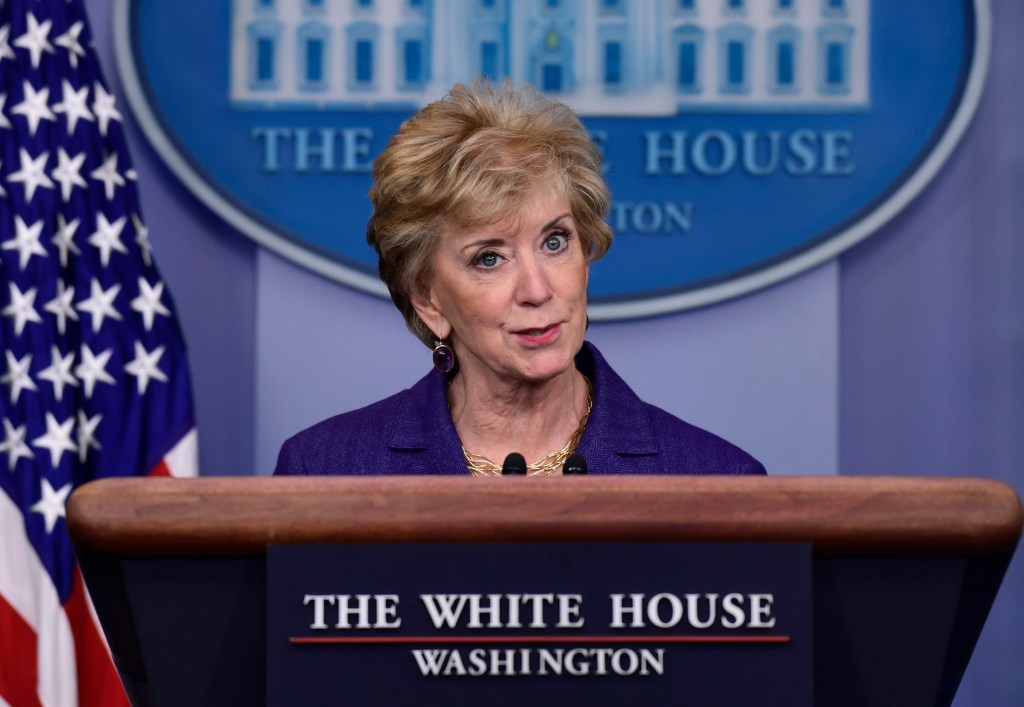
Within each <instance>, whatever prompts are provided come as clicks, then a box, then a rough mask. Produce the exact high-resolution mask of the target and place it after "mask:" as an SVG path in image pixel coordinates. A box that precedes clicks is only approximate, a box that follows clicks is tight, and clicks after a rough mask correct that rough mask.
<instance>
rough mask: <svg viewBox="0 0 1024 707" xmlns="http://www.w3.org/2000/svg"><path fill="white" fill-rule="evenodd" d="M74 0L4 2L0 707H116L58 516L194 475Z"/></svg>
mask: <svg viewBox="0 0 1024 707" xmlns="http://www.w3.org/2000/svg"><path fill="white" fill-rule="evenodd" d="M122 121H123V115H122V113H121V112H120V109H119V107H118V105H117V102H116V101H115V99H114V96H113V95H112V94H111V92H110V91H109V90H108V88H107V86H106V84H105V83H104V80H103V74H102V72H101V71H100V67H99V64H98V59H97V56H96V53H95V51H94V48H93V46H92V36H91V32H90V29H89V24H88V22H87V20H86V17H85V8H84V7H83V4H82V0H34V1H33V0H0V426H2V429H0V705H3V704H5V703H6V704H10V705H14V706H15V707H19V706H20V705H75V704H81V705H93V704H95V705H115V704H124V703H126V699H125V696H124V692H123V691H122V689H121V686H120V682H119V681H118V679H117V675H116V671H115V670H114V668H113V665H112V663H111V662H110V657H109V653H108V651H107V647H106V644H105V642H104V640H103V636H102V633H101V632H100V631H99V629H98V625H97V623H96V621H95V614H94V612H93V610H92V605H91V603H90V601H89V598H88V596H87V594H86V592H85V589H84V586H83V584H82V578H81V574H80V573H79V570H78V567H77V565H76V564H75V559H74V556H73V554H72V549H71V545H70V541H69V538H68V534H67V526H66V521H65V518H64V506H65V502H66V500H67V498H68V495H69V494H70V493H71V491H72V490H73V489H74V488H75V487H77V486H78V485H80V484H83V483H85V482H87V481H89V480H91V479H96V478H99V477H104V476H128V475H146V474H172V475H175V476H186V475H189V476H191V475H194V474H195V473H196V467H197V464H196V435H195V430H194V422H193V416H192V403H191V393H190V387H189V377H188V370H187V367H186V360H185V347H184V343H183V341H182V336H181V331H180V329H179V328H178V324H177V321H176V320H175V317H174V307H173V305H172V303H171V299H170V295H169V293H168V292H167V288H166V286H165V285H164V282H163V281H162V280H161V278H160V273H159V272H158V271H157V269H156V266H155V265H154V264H153V259H152V251H151V248H150V244H149V240H148V234H147V229H146V227H145V225H144V224H143V220H142V212H141V210H140V204H139V196H138V191H137V189H136V180H137V175H136V173H135V171H134V170H133V169H132V165H131V162H130V160H129V157H128V150H127V145H126V140H125V133H124V129H123V124H122Z"/></svg>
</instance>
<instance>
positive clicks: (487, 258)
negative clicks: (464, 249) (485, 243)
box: [476, 253, 498, 268]
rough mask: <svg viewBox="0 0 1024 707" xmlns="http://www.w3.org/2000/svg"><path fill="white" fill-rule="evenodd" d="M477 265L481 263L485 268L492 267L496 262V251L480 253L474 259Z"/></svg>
mask: <svg viewBox="0 0 1024 707" xmlns="http://www.w3.org/2000/svg"><path fill="white" fill-rule="evenodd" d="M476 262H477V264H478V265H482V266H484V267H485V268H493V267H494V266H495V265H497V264H498V254H497V253H482V254H481V255H480V257H479V258H477V259H476Z"/></svg>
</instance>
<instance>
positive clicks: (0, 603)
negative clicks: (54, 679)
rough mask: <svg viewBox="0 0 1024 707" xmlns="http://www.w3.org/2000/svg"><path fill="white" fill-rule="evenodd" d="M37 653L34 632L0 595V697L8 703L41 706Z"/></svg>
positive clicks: (31, 706)
mask: <svg viewBox="0 0 1024 707" xmlns="http://www.w3.org/2000/svg"><path fill="white" fill-rule="evenodd" d="M36 652H37V647H36V632H35V631H33V630H32V627H31V626H29V625H28V623H26V621H25V619H23V618H21V615H20V614H19V613H18V612H17V611H15V610H14V607H13V606H11V605H10V604H8V603H7V601H6V600H5V599H4V597H3V595H2V594H0V698H2V699H3V700H5V701H6V702H7V704H9V705H17V706H18V707H20V706H21V705H29V706H30V707H36V706H37V705H40V702H39V696H38V695H37V694H36V684H37V683H38V682H39V672H38V668H37V667H36V660H37V658H36Z"/></svg>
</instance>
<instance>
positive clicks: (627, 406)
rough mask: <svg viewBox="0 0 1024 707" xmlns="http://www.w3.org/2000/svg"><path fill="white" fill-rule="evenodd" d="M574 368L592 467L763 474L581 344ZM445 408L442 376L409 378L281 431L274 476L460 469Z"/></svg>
mask: <svg viewBox="0 0 1024 707" xmlns="http://www.w3.org/2000/svg"><path fill="white" fill-rule="evenodd" d="M576 367H577V368H578V369H579V370H580V371H582V372H583V374H584V375H586V376H587V377H588V378H589V379H590V380H591V381H593V384H594V406H593V409H592V410H591V412H590V420H589V422H588V423H587V429H586V431H585V432H584V433H583V438H582V439H581V440H580V445H579V448H578V449H577V452H578V453H579V454H581V455H583V458H584V459H586V461H587V465H588V467H589V472H590V473H591V474H764V473H765V470H764V467H763V466H762V465H761V463H760V462H759V461H757V460H756V459H754V458H753V457H751V456H750V455H749V454H747V453H746V452H744V451H743V450H742V449H739V448H738V447H736V446H734V445H732V444H730V443H729V442H726V441H725V440H723V439H721V438H720V437H716V436H715V435H713V434H711V433H710V432H705V431H704V430H702V429H700V428H699V427H694V426H693V425H691V424H688V423H686V422H683V421H682V420H680V419H679V418H677V417H674V416H673V415H670V414H668V413H667V412H665V411H664V410H661V409H659V408H656V407H654V406H653V405H648V404H647V403H645V402H643V401H642V400H640V398H638V397H637V396H636V393H634V392H633V391H632V390H630V388H629V386H627V385H626V383H625V381H623V380H622V379H621V378H619V376H618V375H617V374H616V373H615V371H613V370H612V369H611V367H610V366H609V365H608V364H607V363H606V362H605V360H604V358H603V357H602V356H601V354H600V352H598V350H597V349H596V348H594V346H593V345H591V344H590V343H584V344H583V348H582V349H581V350H580V352H579V354H577V356H576ZM467 473H468V472H467V470H466V459H465V457H464V456H463V453H462V445H461V443H460V442H459V436H458V434H457V433H456V431H455V425H454V424H453V423H452V416H451V412H450V410H449V408H448V393H447V381H446V380H445V376H444V374H443V373H441V372H440V371H437V370H432V371H431V372H430V373H428V374H427V375H426V376H424V377H423V378H422V379H421V380H420V381H419V382H418V383H416V385H414V386H413V387H412V388H409V389H408V390H403V391H402V392H401V393H398V394H397V395H392V396H391V397H390V398H385V399H384V400H381V401H380V402H376V403H374V404H373V405H369V406H367V407H364V408H362V409H360V410H353V411H352V412H346V413H343V414H341V415H336V416H335V417H332V418H330V419H327V420H324V421H323V422H320V423H318V424H316V425H313V426H312V427H310V428H309V429H306V430H303V431H302V432H299V433H298V434H297V435H295V436H294V437H292V438H290V439H288V440H287V441H286V442H285V443H284V445H283V446H282V447H281V453H280V454H279V455H278V458H277V468H276V469H275V470H274V474H275V475H277V474H306V475H310V476H321V475H336V474H355V475H371V474H467Z"/></svg>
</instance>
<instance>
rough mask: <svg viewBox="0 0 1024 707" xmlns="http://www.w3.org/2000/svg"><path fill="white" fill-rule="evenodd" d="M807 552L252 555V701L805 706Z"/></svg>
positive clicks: (724, 547)
mask: <svg viewBox="0 0 1024 707" xmlns="http://www.w3.org/2000/svg"><path fill="white" fill-rule="evenodd" d="M811 614H812V596H811V548H810V545H809V544H759V545H742V544H740V545H736V544H667V543H666V544H663V543H631V544H553V543H552V544H548V543H538V544H529V545H528V544H487V545H481V544H436V545H432V544H409V545H276V546H269V547H268V548H267V641H266V651H267V653H266V658H267V673H266V675H267V704H268V705H296V704H302V705H339V704H388V705H391V704H395V705H398V704H416V705H435V704H436V705H456V704H481V705H489V706H490V705H506V704H507V705H511V704H517V705H522V704H531V701H532V703H533V704H557V703H564V704H588V705H606V704H607V705H618V704H694V705H738V704H761V705H776V704H777V705H789V706H793V707H796V706H799V705H811V704H812V703H813V684H814V683H813V676H812V669H813V661H814V657H813V656H814V653H813V646H812V635H813V632H812V626H811Z"/></svg>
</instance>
